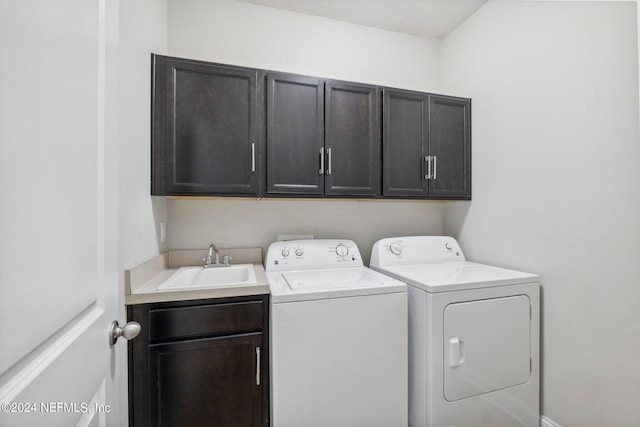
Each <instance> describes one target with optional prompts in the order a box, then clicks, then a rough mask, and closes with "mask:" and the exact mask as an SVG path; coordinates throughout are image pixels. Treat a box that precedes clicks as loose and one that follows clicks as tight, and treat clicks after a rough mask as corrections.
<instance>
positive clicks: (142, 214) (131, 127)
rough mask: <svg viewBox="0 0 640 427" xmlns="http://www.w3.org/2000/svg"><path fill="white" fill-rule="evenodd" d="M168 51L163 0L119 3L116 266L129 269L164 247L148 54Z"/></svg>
mask: <svg viewBox="0 0 640 427" xmlns="http://www.w3.org/2000/svg"><path fill="white" fill-rule="evenodd" d="M166 51H167V2H166V0H127V1H122V2H120V65H119V67H120V76H119V78H120V81H119V84H120V116H119V121H120V123H119V127H120V145H119V151H120V152H119V177H120V192H119V193H120V199H119V204H120V205H119V211H120V217H119V227H120V232H119V240H120V265H121V267H122V269H123V270H124V269H127V268H131V267H133V266H135V265H137V264H139V263H141V262H143V261H146V260H148V259H149V258H151V257H153V256H156V255H158V254H159V253H160V252H161V251H163V250H164V249H166V244H162V243H161V242H160V233H159V228H160V222H162V221H165V222H166V220H167V201H166V199H164V198H156V197H151V196H150V194H151V191H150V188H151V172H150V168H151V156H150V152H151V148H150V147H151V139H150V138H151V137H150V127H151V119H150V114H151V109H150V105H151V53H152V52H155V53H166Z"/></svg>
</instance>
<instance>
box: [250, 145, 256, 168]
mask: <svg viewBox="0 0 640 427" xmlns="http://www.w3.org/2000/svg"><path fill="white" fill-rule="evenodd" d="M255 171H256V143H255V142H252V143H251V172H255Z"/></svg>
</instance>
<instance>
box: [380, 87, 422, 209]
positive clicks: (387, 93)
mask: <svg viewBox="0 0 640 427" xmlns="http://www.w3.org/2000/svg"><path fill="white" fill-rule="evenodd" d="M382 98H383V101H382V111H383V118H382V129H383V137H382V195H383V196H397V197H417V198H425V197H427V196H428V185H427V182H428V181H426V179H425V173H426V162H425V157H426V156H427V155H428V137H429V135H428V129H429V95H428V94H426V93H418V92H409V91H403V90H395V89H384V90H383V95H382Z"/></svg>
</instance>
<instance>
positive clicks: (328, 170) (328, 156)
mask: <svg viewBox="0 0 640 427" xmlns="http://www.w3.org/2000/svg"><path fill="white" fill-rule="evenodd" d="M327 175H331V148H327Z"/></svg>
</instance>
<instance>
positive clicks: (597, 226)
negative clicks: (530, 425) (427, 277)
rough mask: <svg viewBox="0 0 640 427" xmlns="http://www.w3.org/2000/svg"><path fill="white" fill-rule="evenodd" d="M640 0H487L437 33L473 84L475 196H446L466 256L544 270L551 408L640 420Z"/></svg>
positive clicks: (456, 68)
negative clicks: (460, 199) (639, 9)
mask: <svg viewBox="0 0 640 427" xmlns="http://www.w3.org/2000/svg"><path fill="white" fill-rule="evenodd" d="M635 7H636V3H635V2H626V3H618V2H504V1H489V2H488V3H487V4H486V5H485V6H483V7H482V8H481V9H480V10H479V11H478V12H477V13H476V14H475V15H474V16H472V17H471V18H470V19H469V20H467V21H466V22H465V23H464V24H463V25H462V26H460V27H459V28H458V29H457V30H456V31H455V32H453V33H452V34H450V35H449V36H448V37H447V38H446V39H445V40H444V41H443V46H442V64H443V68H442V84H443V90H444V91H445V92H459V93H463V94H465V95H468V96H471V97H472V98H473V201H472V202H470V203H452V204H447V205H445V207H444V232H445V233H447V234H453V235H456V236H457V237H458V238H459V239H460V241H461V244H462V247H463V248H465V249H466V253H467V255H468V256H469V258H471V259H474V260H478V261H484V262H490V263H498V264H502V265H507V266H510V267H514V268H519V269H523V270H529V271H533V272H536V273H539V274H541V276H542V287H543V292H542V313H543V332H542V337H543V345H542V412H543V413H544V414H545V415H546V416H548V417H549V418H551V419H552V420H554V421H555V422H557V423H559V424H560V425H562V426H564V427H571V426H576V427H577V426H580V427H589V426H594V427H601V426H617V427H626V426H638V425H640V405H639V404H638V402H640V381H639V380H638V379H639V378H640V364H638V354H640V310H639V309H638V303H640V286H639V283H638V282H639V277H640V262H639V261H640V191H639V190H638V189H639V187H640V167H638V159H640V131H639V124H638V118H639V112H638V62H637V61H638V46H637V43H638V37H637V33H636V29H637V25H636V16H637V14H636V10H635Z"/></svg>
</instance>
